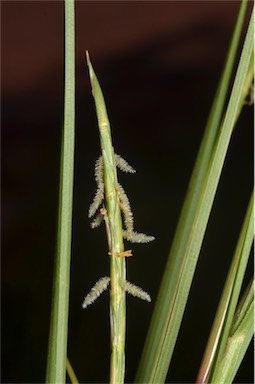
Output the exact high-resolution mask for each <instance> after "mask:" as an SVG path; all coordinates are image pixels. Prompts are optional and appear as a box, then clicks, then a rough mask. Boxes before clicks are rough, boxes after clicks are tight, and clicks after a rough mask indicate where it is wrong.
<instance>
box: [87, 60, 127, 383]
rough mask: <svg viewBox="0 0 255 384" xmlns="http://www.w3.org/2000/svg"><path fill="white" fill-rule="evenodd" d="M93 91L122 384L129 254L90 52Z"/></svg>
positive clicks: (114, 370) (115, 358) (116, 370)
mask: <svg viewBox="0 0 255 384" xmlns="http://www.w3.org/2000/svg"><path fill="white" fill-rule="evenodd" d="M87 62H88V67H89V75H90V81H91V85H92V93H93V96H94V99H95V104H96V112H97V118H98V127H99V135H100V143H101V150H102V157H103V167H104V185H105V205H106V211H107V213H106V214H107V220H108V227H109V230H108V232H110V239H108V244H109V255H110V278H111V288H110V323H111V348H112V351H111V366H110V383H111V384H122V383H124V376H125V333H126V293H125V290H124V289H123V288H122V287H121V281H125V280H126V265H125V258H124V257H122V258H121V257H118V254H119V253H120V252H123V251H124V246H123V237H122V220H121V212H120V207H119V201H118V194H117V185H118V181H117V172H116V166H115V157H114V149H113V146H112V138H111V130H110V123H109V119H108V116H107V111H106V107H105V102H104V97H103V94H102V91H101V88H100V85H99V83H98V80H97V78H96V75H95V72H94V70H93V67H92V65H91V62H90V59H89V55H88V53H87Z"/></svg>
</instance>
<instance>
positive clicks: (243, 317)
mask: <svg viewBox="0 0 255 384" xmlns="http://www.w3.org/2000/svg"><path fill="white" fill-rule="evenodd" d="M232 328H233V332H230V335H229V337H228V340H227V343H226V346H225V351H224V354H223V356H222V359H221V360H220V362H219V365H218V367H217V369H215V370H214V374H213V375H212V377H211V379H210V382H211V383H215V384H231V383H233V381H234V378H235V375H236V373H237V371H238V368H239V366H240V364H241V362H242V360H243V358H244V355H245V353H246V351H247V349H248V346H249V344H250V342H251V339H252V336H253V335H254V281H252V284H250V286H249V289H248V290H247V292H246V293H245V295H244V298H242V300H241V305H240V306H239V307H238V310H237V313H236V315H235V319H234V321H233V326H232Z"/></svg>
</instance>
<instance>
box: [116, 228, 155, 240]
mask: <svg viewBox="0 0 255 384" xmlns="http://www.w3.org/2000/svg"><path fill="white" fill-rule="evenodd" d="M122 234H123V237H124V239H126V240H128V241H130V242H131V243H149V242H150V241H153V240H155V237H154V236H148V235H145V234H144V233H138V232H135V231H129V230H124V231H122Z"/></svg>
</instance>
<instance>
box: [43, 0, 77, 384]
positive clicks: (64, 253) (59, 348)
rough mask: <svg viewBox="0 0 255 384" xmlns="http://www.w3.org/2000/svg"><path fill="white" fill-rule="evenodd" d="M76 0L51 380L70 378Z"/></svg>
mask: <svg viewBox="0 0 255 384" xmlns="http://www.w3.org/2000/svg"><path fill="white" fill-rule="evenodd" d="M74 33H75V28H74V0H65V100H64V129H63V136H62V148H61V173H60V191H59V215H58V238H57V252H56V260H55V271H54V280H53V297H52V313H51V323H50V336H49V348H48V361H47V373H46V382H47V383H65V382H66V355H67V332H68V312H69V280H70V258H71V237H72V211H73V168H74V114H75V108H74V100H75V98H74V96H75V76H74V74H75V72H74V68H75V49H74Z"/></svg>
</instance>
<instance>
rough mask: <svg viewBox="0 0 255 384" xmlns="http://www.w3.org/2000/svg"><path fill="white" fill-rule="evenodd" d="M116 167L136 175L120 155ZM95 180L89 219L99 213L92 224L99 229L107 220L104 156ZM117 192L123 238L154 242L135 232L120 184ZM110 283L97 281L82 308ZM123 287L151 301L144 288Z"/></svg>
mask: <svg viewBox="0 0 255 384" xmlns="http://www.w3.org/2000/svg"><path fill="white" fill-rule="evenodd" d="M115 165H116V166H117V167H118V168H119V169H120V170H122V171H124V172H128V173H135V172H136V171H135V170H134V169H133V168H132V167H131V166H130V165H129V164H128V163H127V162H126V160H124V159H123V158H122V157H121V156H120V155H116V154H115ZM95 180H96V183H97V191H96V194H95V197H94V199H93V202H92V204H91V205H90V207H89V218H91V217H92V216H94V215H95V214H96V212H97V211H99V213H98V214H97V215H96V217H95V218H94V220H93V221H92V223H91V227H92V228H96V227H98V226H99V225H100V224H101V223H102V221H103V220H104V219H105V215H104V210H102V209H100V207H101V205H102V204H103V201H104V191H105V188H104V169H103V158H102V156H100V157H99V159H98V160H97V161H96V165H95ZM116 191H117V195H118V203H119V207H120V209H121V212H122V214H123V222H124V226H125V229H124V230H123V231H122V234H123V238H124V239H126V240H128V241H130V242H132V243H148V242H149V241H152V240H154V237H153V236H147V235H145V234H143V233H138V232H135V231H134V217H133V213H132V211H131V207H130V203H129V199H128V197H127V195H126V193H125V191H124V189H123V187H122V186H121V185H120V184H119V183H118V184H117V185H116ZM109 282H110V278H109V277H102V278H101V279H99V280H98V281H97V283H96V284H95V285H94V287H93V288H92V289H91V291H90V292H89V293H88V294H87V296H86V297H85V298H84V301H83V304H82V308H87V306H88V305H90V304H92V303H93V302H94V301H95V300H96V299H97V298H98V297H99V296H100V295H101V293H102V292H104V291H105V290H106V289H107V287H108V285H109ZM120 285H121V287H122V288H123V289H124V290H125V291H126V292H127V293H129V294H131V295H133V296H135V297H138V298H140V299H142V300H146V301H149V302H150V301H151V298H150V295H149V294H148V293H147V292H145V291H144V290H143V289H142V288H140V287H138V286H136V285H134V284H131V283H130V282H128V281H126V280H122V281H121V282H120Z"/></svg>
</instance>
